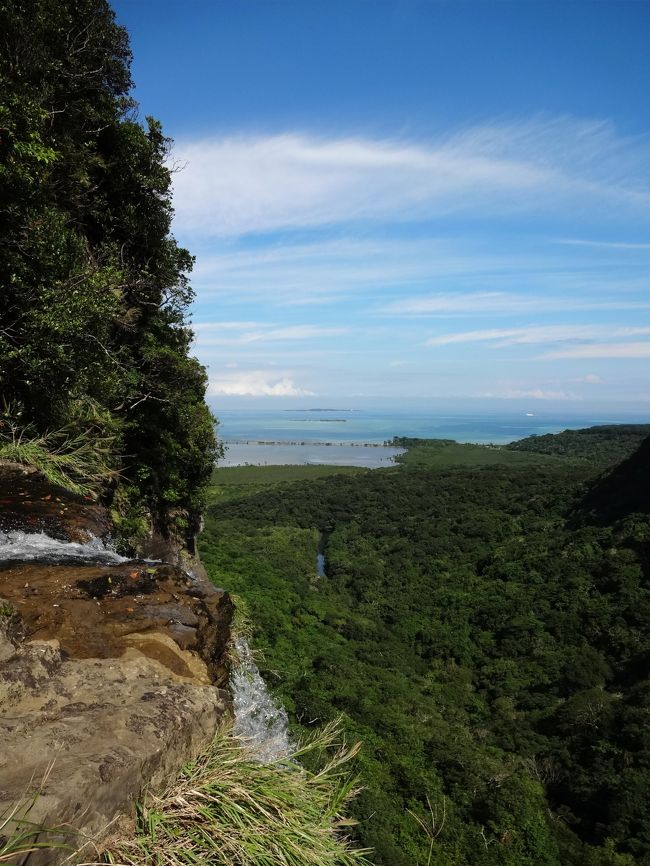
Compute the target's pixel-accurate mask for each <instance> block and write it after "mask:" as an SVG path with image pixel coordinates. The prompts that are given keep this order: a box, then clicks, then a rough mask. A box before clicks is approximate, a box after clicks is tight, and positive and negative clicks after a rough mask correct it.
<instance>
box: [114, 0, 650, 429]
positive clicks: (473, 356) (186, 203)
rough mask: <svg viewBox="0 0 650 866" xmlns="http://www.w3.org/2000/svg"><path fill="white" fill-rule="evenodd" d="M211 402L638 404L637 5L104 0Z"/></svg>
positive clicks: (643, 33)
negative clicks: (188, 271) (165, 167)
mask: <svg viewBox="0 0 650 866" xmlns="http://www.w3.org/2000/svg"><path fill="white" fill-rule="evenodd" d="M114 6H115V8H116V12H117V16H118V20H119V21H120V22H121V23H123V24H125V25H126V26H127V28H128V29H129V31H130V33H131V40H132V47H133V51H134V64H133V75H134V79H135V82H136V89H135V93H134V95H135V97H136V99H137V100H138V101H139V102H140V110H141V113H142V114H143V115H144V114H153V115H154V116H156V117H158V118H159V119H160V120H161V121H162V122H163V125H164V128H165V130H166V131H167V133H168V134H169V135H170V136H171V137H173V138H174V140H175V146H174V151H173V154H172V157H171V160H172V163H173V165H174V167H175V168H176V169H177V171H176V173H175V175H174V188H175V193H174V195H175V198H174V201H175V208H176V217H175V224H174V231H175V234H176V236H177V238H178V239H179V240H180V241H181V242H182V243H183V244H185V245H187V246H188V247H189V248H190V249H191V250H192V252H193V253H194V254H195V255H196V257H197V264H196V268H195V273H194V277H193V285H194V288H195V290H196V303H195V305H194V310H193V322H194V328H195V331H196V336H197V340H196V346H195V351H196V354H197V356H198V357H199V358H200V360H201V361H202V362H203V363H205V364H206V365H207V366H208V369H209V375H210V392H209V393H210V395H211V402H213V404H214V405H215V406H217V407H219V406H223V407H224V408H225V407H230V406H233V407H234V406H239V405H246V406H251V407H253V406H267V405H268V406H270V407H271V406H280V405H282V406H285V405H287V406H288V405H307V404H313V402H314V398H315V397H318V398H319V401H318V402H319V403H321V402H322V400H323V399H331V400H335V401H336V402H337V403H340V401H341V400H344V401H345V403H346V405H351V406H386V407H390V406H393V405H395V406H396V405H403V406H409V407H418V408H422V409H435V408H437V407H439V406H443V405H446V404H450V403H451V402H452V401H453V402H455V403H456V404H464V405H467V406H468V407H469V406H473V405H474V406H478V405H479V404H480V405H481V406H487V407H490V406H494V407H495V409H497V408H504V407H505V408H510V407H512V408H519V407H522V408H523V407H526V409H528V408H531V407H535V408H540V409H541V408H542V407H544V408H548V409H551V408H553V409H558V408H562V409H563V410H565V411H567V412H568V411H574V410H575V411H578V410H584V411H590V410H591V409H592V408H599V409H608V410H610V411H615V410H616V409H621V410H623V409H632V410H636V411H638V412H639V413H648V412H650V137H649V133H650V129H649V128H648V127H649V115H648V112H647V106H648V104H649V103H650V52H649V51H648V47H647V46H648V44H649V43H650V3H649V2H631V3H627V2H624V0H616V2H611V3H610V2H606V0H601V2H570V0H562V2H557V3H555V2H533V0H531V2H527V0H520V2H503V0H501V2H488V0H483V2H462V0H447V2H433V0H427V2H410V0H373V2H371V0H344V2H339V0H296V2H287V0H262V2H253V0H217V2H209V0H189V2H180V0H155V2H154V0H120V2H117V3H115V4H114Z"/></svg>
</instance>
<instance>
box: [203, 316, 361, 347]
mask: <svg viewBox="0 0 650 866" xmlns="http://www.w3.org/2000/svg"><path fill="white" fill-rule="evenodd" d="M245 327H246V323H245V322H226V323H224V326H223V327H220V324H219V323H218V322H204V323H203V324H202V325H200V326H199V327H198V328H195V329H194V331H195V350H196V351H199V352H200V351H203V350H206V349H207V348H209V347H211V346H212V347H214V346H246V345H249V344H251V343H273V342H279V343H281V342H290V341H300V340H317V339H320V338H323V337H340V336H342V335H344V334H347V333H349V328H338V327H337V328H329V327H322V326H320V325H287V326H285V327H283V328H278V327H273V326H272V325H271V324H268V325H264V324H262V323H256V330H254V331H248V330H244V328H245ZM224 330H225V331H231V330H242V331H243V333H241V334H238V335H237V336H235V337H223V336H221V334H220V332H221V331H224Z"/></svg>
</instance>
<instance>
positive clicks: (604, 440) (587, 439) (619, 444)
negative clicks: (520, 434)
mask: <svg viewBox="0 0 650 866" xmlns="http://www.w3.org/2000/svg"><path fill="white" fill-rule="evenodd" d="M648 436H650V424H602V425H599V426H596V427H585V428H583V429H582V430H564V431H563V432H562V433H546V434H544V435H543V436H528V437H527V438H526V439H520V440H519V441H517V442H511V443H510V445H507V446H506V447H507V448H508V449H509V450H511V451H518V452H529V453H530V452H532V453H535V454H549V455H556V456H561V457H574V458H577V459H583V460H589V461H590V462H592V463H594V462H596V463H604V464H610V465H611V464H614V463H618V462H619V461H620V460H624V459H625V458H626V457H628V456H629V455H630V453H631V452H632V451H634V449H635V448H638V447H639V445H640V444H641V442H642V441H643V440H644V439H645V438H646V437H648Z"/></svg>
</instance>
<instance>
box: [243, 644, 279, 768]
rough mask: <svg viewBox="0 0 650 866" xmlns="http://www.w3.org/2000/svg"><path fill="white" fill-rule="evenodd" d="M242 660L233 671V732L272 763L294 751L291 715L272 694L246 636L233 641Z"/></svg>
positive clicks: (264, 761) (257, 755)
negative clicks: (290, 736)
mask: <svg viewBox="0 0 650 866" xmlns="http://www.w3.org/2000/svg"><path fill="white" fill-rule="evenodd" d="M233 644H234V649H235V653H236V655H237V658H238V663H237V665H236V667H235V668H234V670H233V671H232V672H231V674H230V689H231V692H232V699H233V706H234V712H235V721H234V725H233V733H234V734H235V736H237V737H240V738H241V739H242V740H243V741H244V742H245V744H246V745H247V746H248V747H249V748H250V750H251V752H252V755H253V757H254V758H255V760H257V761H259V762H260V763H262V764H268V763H270V762H271V761H276V760H278V759H279V758H283V757H285V756H286V755H288V754H289V753H290V752H291V750H292V744H291V740H290V738H289V718H288V716H287V713H286V710H285V709H284V707H281V706H280V707H279V706H278V705H277V704H276V702H275V701H274V700H273V698H272V697H271V695H270V693H269V691H268V689H267V688H266V683H265V682H264V680H263V679H262V677H261V675H260V672H259V670H258V668H257V665H256V664H255V662H254V660H253V654H252V652H251V649H250V647H249V646H248V642H247V641H246V639H245V638H243V637H236V638H235V639H234V641H233Z"/></svg>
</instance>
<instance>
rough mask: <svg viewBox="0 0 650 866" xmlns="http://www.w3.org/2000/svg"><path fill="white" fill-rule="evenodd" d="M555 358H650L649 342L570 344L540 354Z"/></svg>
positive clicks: (545, 357) (543, 356)
mask: <svg viewBox="0 0 650 866" xmlns="http://www.w3.org/2000/svg"><path fill="white" fill-rule="evenodd" d="M541 357H542V358H544V359H556V358H650V343H593V344H590V345H586V346H570V347H568V348H566V349H557V350H555V351H553V352H547V353H546V354H545V355H542V356H541Z"/></svg>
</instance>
